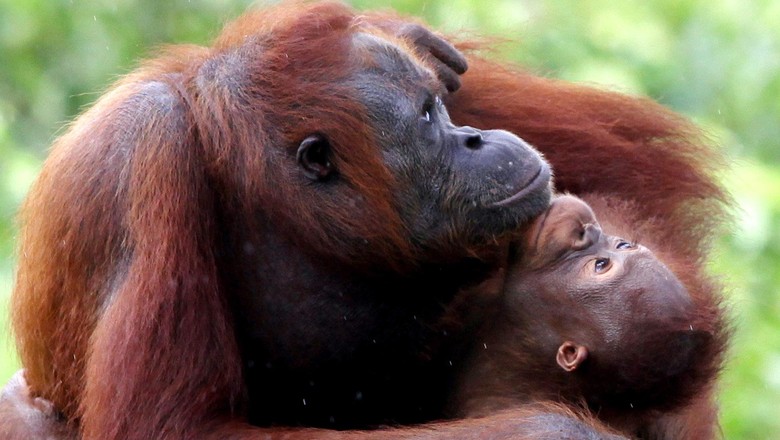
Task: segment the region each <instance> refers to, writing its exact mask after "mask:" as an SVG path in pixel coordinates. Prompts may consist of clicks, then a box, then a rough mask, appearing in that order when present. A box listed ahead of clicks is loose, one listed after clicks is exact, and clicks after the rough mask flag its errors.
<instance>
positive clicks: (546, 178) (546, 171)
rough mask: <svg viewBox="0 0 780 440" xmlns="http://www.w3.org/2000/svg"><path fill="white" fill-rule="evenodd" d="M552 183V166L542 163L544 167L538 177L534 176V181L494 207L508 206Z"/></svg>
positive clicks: (537, 174) (540, 169)
mask: <svg viewBox="0 0 780 440" xmlns="http://www.w3.org/2000/svg"><path fill="white" fill-rule="evenodd" d="M549 183H550V166H549V165H547V164H546V163H545V162H542V166H541V167H539V172H537V173H536V176H534V178H533V179H531V181H530V182H529V183H528V185H526V186H525V187H524V188H523V189H521V190H520V191H518V192H516V193H515V194H514V195H511V196H509V197H507V198H505V199H504V200H500V201H498V202H496V203H494V204H493V206H506V205H510V204H512V203H514V202H516V201H518V200H520V199H522V198H523V197H525V196H527V195H528V194H530V193H532V192H534V191H536V190H537V189H539V188H542V187H544V186H547V185H548V184H549Z"/></svg>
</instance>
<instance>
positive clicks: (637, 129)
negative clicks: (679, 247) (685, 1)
mask: <svg viewBox="0 0 780 440" xmlns="http://www.w3.org/2000/svg"><path fill="white" fill-rule="evenodd" d="M324 48H327V50H323V49H324ZM417 50H420V52H419V53H418V52H417ZM474 67H476V69H474V68H473V67H472V69H471V70H470V73H469V74H467V75H466V76H464V77H463V84H464V89H465V90H463V91H461V92H458V93H456V94H451V95H446V94H445V86H443V85H442V83H443V84H444V85H446V87H448V88H449V89H450V90H455V89H456V88H457V86H458V83H459V81H460V80H459V79H458V78H457V73H462V72H463V71H464V70H465V62H464V61H463V60H462V59H461V57H460V55H458V54H457V52H454V51H453V50H452V49H451V47H450V46H449V45H448V44H446V43H444V42H443V41H442V40H439V39H437V38H436V37H434V36H433V35H432V34H430V32H428V31H425V30H424V28H421V27H420V26H418V25H410V24H407V22H404V21H400V20H399V19H397V18H395V17H388V16H381V15H358V14H355V13H354V12H353V11H351V10H349V9H347V8H345V7H343V6H339V5H334V4H330V3H326V4H314V5H303V6H301V5H287V6H283V7H278V8H274V9H272V10H268V11H259V12H253V13H250V14H247V15H245V16H244V17H242V18H241V19H239V20H238V21H237V22H235V23H233V24H232V25H230V26H228V27H227V28H226V30H225V31H224V32H223V34H222V35H221V36H220V37H219V38H218V39H217V40H216V42H215V43H214V45H213V46H212V47H211V48H199V47H185V48H174V49H171V50H169V51H168V53H167V54H166V55H163V56H161V57H160V58H158V59H156V60H153V61H151V62H148V63H146V64H145V65H144V66H143V67H142V68H141V69H139V70H138V71H137V72H135V73H133V74H131V75H129V76H128V77H127V78H125V79H124V80H122V81H121V82H120V83H119V84H118V85H117V86H116V87H114V88H113V89H112V90H111V91H110V92H109V93H108V94H106V95H105V96H104V97H103V98H101V100H99V101H98V103H97V104H96V105H95V106H94V107H93V108H92V109H91V110H89V111H88V112H87V113H85V114H84V115H83V116H81V117H80V118H79V120H77V122H76V123H75V124H74V125H73V127H72V128H71V129H70V130H69V131H68V132H67V133H66V134H65V135H64V136H63V137H62V138H60V139H59V140H58V141H57V143H56V144H55V146H54V148H53V150H52V153H51V155H50V157H49V159H48V160H47V162H46V164H45V165H44V169H43V171H42V174H41V177H40V178H39V180H38V182H37V183H36V184H35V185H34V187H33V188H32V190H31V192H30V196H29V198H28V200H27V202H26V204H25V206H24V208H23V211H22V221H23V229H22V235H21V239H20V240H21V252H20V266H19V270H18V280H17V286H16V291H15V293H14V304H13V307H14V327H15V330H16V334H17V340H18V343H19V346H20V352H21V356H22V362H23V365H24V367H25V368H26V370H27V380H28V382H29V385H30V389H31V392H32V394H31V396H36V397H38V396H40V397H43V398H45V399H47V400H49V401H51V402H53V404H54V407H55V408H57V410H58V411H59V412H60V413H61V414H62V415H63V417H64V418H65V419H66V420H67V422H68V423H69V426H70V429H71V431H70V432H71V433H73V434H74V435H76V433H78V435H80V436H81V437H82V438H100V439H104V438H106V439H110V438H130V439H134V438H139V439H141V438H143V439H146V438H248V439H249V438H266V437H267V436H269V435H270V436H271V437H272V438H273V437H274V436H277V435H278V436H279V437H285V438H293V439H294V438H307V439H308V438H312V437H338V438H343V437H348V436H354V437H356V438H371V437H376V438H408V437H411V436H431V437H436V436H440V437H452V436H458V435H460V436H466V435H469V436H473V435H480V436H484V437H486V438H490V437H506V436H508V435H524V436H526V438H559V436H560V435H561V433H564V434H565V433H568V434H569V435H571V436H578V435H580V434H583V435H584V434H587V435H591V436H594V437H595V436H603V437H610V436H611V435H612V434H611V433H610V431H608V430H607V429H606V428H603V427H601V426H600V425H599V424H598V423H597V422H595V421H592V420H588V419H582V418H580V417H579V416H576V415H573V414H571V413H570V411H569V410H568V409H566V408H562V407H555V406H553V407H551V406H543V407H534V408H531V407H528V408H522V409H517V410H513V411H509V412H507V413H502V414H497V415H493V416H490V417H488V418H486V419H479V420H462V421H450V422H446V423H436V424H431V425H429V426H423V427H418V428H398V429H374V430H371V431H355V430H350V431H338V432H337V431H330V430H325V429H316V430H315V429H312V428H338V429H358V428H376V426H377V425H381V424H392V423H397V424H409V423H421V422H429V421H433V420H435V419H438V418H440V417H441V416H442V414H443V411H442V409H443V404H444V403H445V401H446V387H447V386H448V385H449V384H450V383H451V379H452V375H453V374H454V373H453V372H452V371H451V370H450V369H448V367H447V366H446V365H442V364H441V363H439V362H437V361H438V360H440V358H439V356H438V355H439V353H437V352H436V351H435V350H436V347H438V346H440V345H441V344H440V342H441V340H442V339H446V336H444V335H442V334H441V333H438V332H436V331H435V328H436V324H437V323H438V322H439V320H440V319H441V317H442V316H443V315H444V313H445V309H446V307H447V305H448V304H449V303H450V302H451V301H452V299H453V298H454V297H455V296H456V294H457V292H458V291H459V290H460V289H462V288H463V287H465V286H468V285H470V284H474V283H477V282H479V281H481V280H483V279H485V278H486V277H488V276H490V275H492V274H493V273H494V272H495V271H496V270H497V269H499V268H500V267H501V266H503V264H504V258H505V254H506V250H507V247H508V246H507V243H508V240H509V238H510V236H511V234H512V233H514V231H515V230H516V229H517V228H518V227H520V226H521V225H522V224H523V223H525V222H526V221H528V220H529V219H530V218H532V217H534V216H535V215H536V214H538V213H540V212H542V211H543V210H544V209H546V207H547V204H548V202H549V198H550V190H549V185H548V180H549V168H548V167H547V165H546V164H545V162H544V161H543V160H541V159H540V158H539V156H538V155H537V154H536V153H535V152H534V151H533V150H532V149H530V148H528V146H527V145H526V144H525V143H523V142H522V141H520V140H519V139H518V138H517V137H515V136H513V135H511V134H509V133H508V132H506V131H497V130H488V131H481V130H478V129H475V128H471V127H469V126H456V125H453V123H451V122H450V120H449V116H448V114H447V110H446V109H445V107H444V102H447V103H448V104H449V106H454V115H455V118H453V119H454V121H455V123H456V124H464V123H466V121H474V122H475V123H478V124H479V126H481V127H495V128H499V127H505V128H507V129H511V131H514V132H516V133H524V132H525V131H527V132H528V134H529V135H530V136H532V137H533V138H534V139H535V141H536V142H537V143H538V144H539V145H538V146H539V147H540V148H542V149H543V151H545V153H546V154H547V155H548V156H549V157H550V159H551V160H552V161H553V163H556V162H557V163H558V164H559V165H560V167H561V168H560V171H558V175H559V177H558V181H559V182H560V183H561V184H562V186H563V188H564V189H566V190H569V191H573V192H577V191H581V190H582V191H584V190H607V191H608V190H612V191H613V192H618V193H620V194H622V195H624V196H625V197H626V198H628V199H642V200H643V201H646V205H643V206H644V207H646V208H647V210H642V211H640V212H638V213H637V214H638V215H641V216H649V215H651V213H652V214H659V215H664V216H665V217H667V218H668V219H667V220H668V226H669V230H668V231H665V232H664V233H663V234H661V236H660V237H659V240H660V241H661V242H662V243H670V245H671V246H673V248H675V249H676V247H674V246H676V244H674V243H673V242H674V241H675V240H677V241H678V242H680V243H682V244H685V245H692V246H693V248H692V249H685V251H684V252H683V253H682V254H681V255H683V256H691V257H692V258H691V260H690V261H691V263H690V264H691V265H692V266H691V268H692V270H698V269H700V260H699V259H700V257H702V256H703V253H702V252H703V251H702V247H701V245H702V244H703V243H706V242H707V240H708V239H709V235H707V234H708V233H709V232H706V231H702V230H700V229H698V228H699V226H700V225H701V226H708V225H711V224H712V223H711V222H710V223H708V222H707V221H706V220H705V219H707V218H709V217H708V214H711V213H715V214H717V212H718V207H719V205H718V203H717V201H718V198H719V197H721V193H720V189H719V188H718V187H717V186H716V185H715V184H714V183H713V181H712V180H711V178H710V176H709V174H708V171H709V168H708V167H709V166H710V165H711V163H712V161H711V160H710V159H708V157H711V156H709V153H708V151H707V150H706V148H704V147H702V146H701V145H700V144H699V143H697V140H696V138H695V132H694V131H691V128H690V127H689V126H688V125H687V124H686V123H685V122H684V121H682V120H680V119H679V118H676V117H674V116H673V115H671V114H670V113H669V112H668V111H666V110H664V109H662V108H660V107H659V106H657V105H654V104H652V103H649V102H646V101H643V100H637V99H633V98H627V97H623V96H620V95H615V94H612V93H608V92H602V91H592V90H589V89H580V88H576V87H574V86H569V85H566V84H559V83H556V82H551V81H547V80H541V79H536V78H532V77H526V76H523V75H519V74H516V72H510V71H508V70H506V69H504V68H502V67H501V66H500V65H496V64H493V63H489V62H486V61H480V60H478V59H476V58H475V59H474ZM434 72H435V74H434ZM437 77H438V78H437ZM493 87H498V88H501V89H499V90H494V89H493ZM483 92H484V93H483ZM501 92H503V94H502V93H501ZM526 94H527V96H526ZM558 99H564V101H558ZM566 99H569V100H570V102H572V103H573V107H572V108H569V107H568V104H564V102H565V100H566ZM442 101H444V102H442ZM534 107H538V108H534ZM618 116H619V118H618ZM659 155H660V156H661V157H658V156H659ZM694 156H695V157H694ZM583 157H585V158H587V159H589V161H590V160H592V162H594V163H591V162H589V161H585V162H587V163H583ZM650 157H652V159H653V160H652V161H651V160H649V158H650ZM578 162H580V163H579V164H578ZM605 162H606V164H605ZM595 163H597V164H598V165H596V164H595ZM633 164H636V165H640V166H645V167H644V168H641V167H640V168H639V169H636V170H632V169H630V168H627V166H630V165H633ZM680 173H682V174H681V175H683V176H685V177H684V178H683V179H680V177H679V175H680ZM648 178H650V179H657V181H658V182H663V185H660V186H661V187H662V188H648V187H647V179H648ZM678 179H680V183H679V185H678V188H676V189H675V191H671V190H670V189H669V186H670V185H671V184H672V183H673V182H677V180H678ZM602 181H607V182H612V183H613V185H612V186H611V187H609V186H608V185H604V184H603V182H602ZM617 182H620V183H619V184H618V183H617ZM653 209H655V210H656V211H652V210H653ZM706 293H707V294H709V293H711V292H710V291H707V292H706ZM410 397H411V398H412V399H411V400H412V401H414V402H415V405H414V406H411V407H410V405H409V401H410ZM707 399H708V396H703V402H704V403H703V404H702V405H701V410H699V409H697V410H696V411H699V412H703V413H706V414H709V413H710V412H709V411H710V407H709V405H708V400H707ZM39 403H40V402H39ZM697 408H698V407H697ZM0 411H3V414H4V416H5V417H6V418H5V419H4V420H3V421H2V422H0V429H2V430H5V432H6V433H10V434H9V435H10V436H16V437H17V438H23V437H24V436H25V435H27V436H29V432H30V431H27V432H25V429H32V430H34V429H41V430H43V431H44V432H45V431H46V429H47V428H48V426H47V425H46V422H48V421H50V419H45V420H44V421H43V422H41V423H40V424H39V425H38V426H35V424H36V423H37V419H34V418H33V419H34V420H32V422H33V423H32V425H33V426H32V428H30V427H29V424H28V425H25V424H24V422H25V421H30V420H31V419H25V420H19V418H22V419H24V418H25V417H26V415H24V414H23V415H21V416H19V412H14V410H9V409H8V407H7V406H6V407H3V408H0ZM697 414H698V413H697ZM13 417H17V419H13ZM18 422H20V423H18ZM252 425H256V426H252ZM277 426H286V428H281V427H277ZM293 427H297V428H294V429H293ZM0 432H3V431H0ZM12 438H14V437H12Z"/></svg>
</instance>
